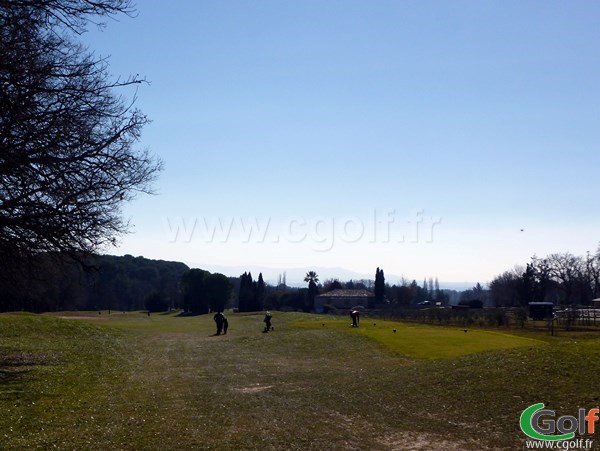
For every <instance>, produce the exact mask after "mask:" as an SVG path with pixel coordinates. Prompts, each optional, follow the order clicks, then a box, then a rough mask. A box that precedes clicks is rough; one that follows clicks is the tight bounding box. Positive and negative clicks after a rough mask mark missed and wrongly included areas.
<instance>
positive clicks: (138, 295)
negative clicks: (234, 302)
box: [0, 254, 189, 312]
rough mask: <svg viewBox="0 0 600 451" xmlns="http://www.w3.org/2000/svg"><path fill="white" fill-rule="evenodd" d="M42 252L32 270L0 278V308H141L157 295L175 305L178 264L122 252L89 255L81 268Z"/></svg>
mask: <svg viewBox="0 0 600 451" xmlns="http://www.w3.org/2000/svg"><path fill="white" fill-rule="evenodd" d="M57 258H58V257H53V258H51V257H50V256H48V255H46V254H38V255H37V256H36V257H35V262H34V266H35V268H36V271H35V273H32V274H26V273H23V274H20V275H19V276H18V277H15V278H10V279H5V278H0V311H15V310H27V311H32V312H44V311H57V310H101V309H103V310H108V309H112V310H143V309H146V308H148V307H147V305H146V302H147V301H148V300H149V298H151V297H152V299H150V301H151V302H156V301H157V300H158V299H159V298H160V299H161V302H162V305H163V307H164V304H165V303H166V304H167V307H170V308H179V307H180V306H181V303H182V302H181V289H180V280H181V276H182V274H183V273H185V272H186V271H188V270H189V268H188V267H187V266H186V265H184V264H183V263H179V262H168V261H162V260H150V259H147V258H143V257H133V256H131V255H125V256H124V257H116V256H112V255H93V256H88V257H86V259H85V264H86V265H87V266H89V267H93V268H95V270H93V271H84V270H83V269H82V267H81V266H80V265H79V264H78V263H76V262H74V261H72V260H70V259H67V260H65V261H62V262H60V263H59V264H57Z"/></svg>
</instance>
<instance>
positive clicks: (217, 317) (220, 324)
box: [213, 312, 226, 335]
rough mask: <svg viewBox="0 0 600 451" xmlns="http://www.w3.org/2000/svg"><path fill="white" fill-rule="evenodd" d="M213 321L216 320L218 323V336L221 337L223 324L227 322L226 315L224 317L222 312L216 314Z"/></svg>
mask: <svg viewBox="0 0 600 451" xmlns="http://www.w3.org/2000/svg"><path fill="white" fill-rule="evenodd" d="M213 319H214V320H215V323H217V335H221V332H222V331H223V324H224V323H225V321H226V319H225V315H223V313H221V312H217V313H215V316H214V318H213Z"/></svg>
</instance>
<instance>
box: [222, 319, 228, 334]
mask: <svg viewBox="0 0 600 451" xmlns="http://www.w3.org/2000/svg"><path fill="white" fill-rule="evenodd" d="M228 327H229V321H227V317H226V316H225V315H223V335H227V328H228Z"/></svg>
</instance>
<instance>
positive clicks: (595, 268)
mask: <svg viewBox="0 0 600 451" xmlns="http://www.w3.org/2000/svg"><path fill="white" fill-rule="evenodd" d="M599 296H600V247H599V248H598V250H597V251H596V253H595V254H592V253H590V252H588V253H587V254H586V255H583V256H581V255H579V256H578V255H573V254H571V253H569V252H566V253H554V254H549V255H547V256H546V257H544V258H540V257H537V256H535V255H534V256H533V257H531V261H530V262H529V263H527V264H526V265H525V266H524V267H523V266H516V267H515V268H513V269H512V270H509V271H505V272H503V273H502V274H499V275H498V276H496V277H495V278H494V279H493V280H492V281H491V282H490V297H491V300H492V302H493V304H494V305H496V306H501V307H516V306H526V305H527V304H528V303H529V302H544V301H546V302H552V303H554V304H556V305H564V306H569V305H590V304H591V301H592V300H593V299H596V298H598V297H599Z"/></svg>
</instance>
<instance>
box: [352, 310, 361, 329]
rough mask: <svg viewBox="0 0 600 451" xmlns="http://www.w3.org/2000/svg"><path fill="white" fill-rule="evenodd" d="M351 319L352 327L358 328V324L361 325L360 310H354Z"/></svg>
mask: <svg viewBox="0 0 600 451" xmlns="http://www.w3.org/2000/svg"><path fill="white" fill-rule="evenodd" d="M350 318H352V327H358V324H359V323H360V313H359V312H358V310H356V309H352V311H351V312H350Z"/></svg>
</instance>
